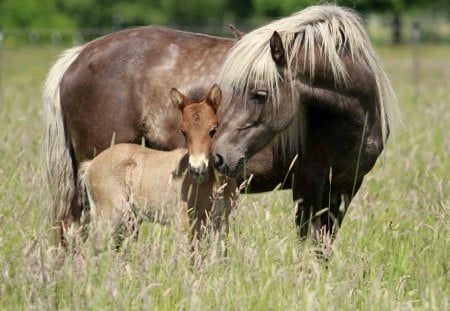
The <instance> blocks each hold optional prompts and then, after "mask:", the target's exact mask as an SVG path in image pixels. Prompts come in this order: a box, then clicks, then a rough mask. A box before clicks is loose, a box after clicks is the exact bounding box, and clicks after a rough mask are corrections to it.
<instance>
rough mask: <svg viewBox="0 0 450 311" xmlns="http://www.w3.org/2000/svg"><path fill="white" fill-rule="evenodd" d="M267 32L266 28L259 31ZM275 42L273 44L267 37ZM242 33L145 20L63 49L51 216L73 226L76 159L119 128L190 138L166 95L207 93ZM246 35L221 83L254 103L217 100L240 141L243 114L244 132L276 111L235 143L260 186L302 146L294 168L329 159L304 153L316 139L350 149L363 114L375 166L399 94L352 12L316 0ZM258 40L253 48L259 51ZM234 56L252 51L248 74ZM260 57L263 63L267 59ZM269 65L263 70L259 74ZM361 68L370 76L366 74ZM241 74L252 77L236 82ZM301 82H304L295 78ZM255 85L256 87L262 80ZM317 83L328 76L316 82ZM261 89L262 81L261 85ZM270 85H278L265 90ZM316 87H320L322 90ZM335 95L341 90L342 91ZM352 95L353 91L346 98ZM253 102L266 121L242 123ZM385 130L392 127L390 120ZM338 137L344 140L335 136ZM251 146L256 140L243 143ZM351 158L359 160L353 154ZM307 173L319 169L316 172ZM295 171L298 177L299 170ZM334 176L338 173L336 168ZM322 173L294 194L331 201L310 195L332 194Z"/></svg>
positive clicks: (51, 136)
mask: <svg viewBox="0 0 450 311" xmlns="http://www.w3.org/2000/svg"><path fill="white" fill-rule="evenodd" d="M311 12H316V14H311ZM283 21H284V22H283ZM271 27H272V28H274V29H275V30H277V31H279V33H280V34H281V37H280V38H279V39H280V40H277V38H275V39H274V40H269V39H270V36H271V34H270V35H267V33H268V32H267V31H266V30H267V29H270V31H271V33H273V31H272V29H271ZM294 30H295V31H294ZM260 32H263V33H265V35H264V36H258V35H255V34H259V33H260ZM247 38H250V39H251V38H253V39H251V40H248V39H247ZM258 38H259V39H258ZM300 38H302V40H300ZM258 40H260V41H258ZM269 41H270V42H272V43H273V44H271V45H270V44H269ZM282 41H283V42H282ZM234 44H235V41H234V40H231V39H225V38H218V37H211V36H206V35H201V34H193V33H187V32H180V31H175V30H171V29H168V28H161V27H140V28H135V29H129V30H124V31H120V32H117V33H114V34H110V35H107V36H104V37H102V38H99V39H96V40H94V41H92V42H89V43H87V44H86V45H84V46H81V47H76V48H73V49H71V50H68V51H67V52H65V53H64V54H63V55H62V57H61V58H60V59H59V60H58V61H57V62H56V64H55V65H54V66H53V68H52V69H51V70H50V72H49V75H48V78H47V81H46V83H45V87H44V119H45V136H44V144H43V145H44V154H45V157H44V158H45V167H46V170H47V176H48V183H49V186H50V190H51V192H52V201H53V204H52V206H51V208H50V211H51V219H52V221H53V222H54V223H55V224H57V225H59V226H61V228H64V227H66V226H67V225H69V224H70V223H71V222H73V221H75V222H77V221H78V220H79V218H80V215H81V206H80V204H79V202H77V197H78V195H77V188H76V179H77V166H78V164H79V163H80V162H82V161H84V160H88V159H91V158H92V157H93V156H94V155H95V154H96V153H98V152H100V151H102V150H103V149H106V148H107V147H108V146H109V145H110V143H111V139H112V137H113V139H114V141H115V142H116V143H124V142H136V143H139V142H141V139H142V138H143V139H144V140H145V143H146V145H147V146H148V147H151V148H154V149H161V150H171V149H174V148H177V147H183V146H184V139H183V136H182V134H181V133H180V132H179V130H178V129H179V125H180V120H181V114H180V113H179V111H177V110H176V109H175V108H173V105H171V104H170V101H168V100H162V99H164V98H166V96H165V94H164V92H165V91H166V90H167V89H168V88H170V87H172V86H175V87H177V88H178V89H179V90H181V91H182V92H183V93H185V94H187V95H188V96H189V97H191V98H192V99H193V100H197V99H199V98H196V96H200V95H201V94H203V93H205V92H206V91H207V88H208V87H209V86H210V85H211V84H213V83H214V81H215V80H216V79H218V77H219V73H220V71H221V69H222V66H223V62H224V58H225V56H226V55H227V54H228V52H229V50H230V49H231V48H232V46H233V45H234ZM283 44H284V45H283ZM245 45H248V49H249V51H248V52H249V53H248V54H245V53H246V52H245V53H236V51H239V49H235V50H234V52H232V53H231V54H229V55H228V58H227V59H228V63H229V64H231V65H233V67H229V68H228V69H230V70H226V69H227V68H224V71H223V72H222V75H221V80H222V81H224V85H226V86H227V87H226V88H225V89H224V88H223V87H222V89H223V91H224V97H225V99H227V98H231V97H229V96H228V97H227V94H231V93H232V92H233V90H235V91H238V92H239V91H240V92H242V94H246V95H250V94H252V95H251V96H252V98H251V102H248V105H247V106H246V107H248V108H249V110H246V111H244V110H243V109H237V107H241V105H235V104H234V102H235V100H236V99H238V98H241V97H240V96H234V95H235V94H234V92H233V102H231V101H229V102H230V105H226V106H224V107H222V108H221V109H219V111H218V117H219V122H220V123H221V124H220V125H219V132H220V136H219V137H220V138H219V142H220V141H221V142H226V144H227V145H229V146H237V142H236V141H235V139H240V137H238V136H236V137H234V138H233V137H232V136H230V133H231V132H233V128H232V127H233V126H235V125H237V127H236V129H238V131H235V132H236V133H240V134H241V135H242V133H244V132H245V131H247V132H249V133H254V130H255V129H258V128H259V125H258V126H254V125H256V124H257V123H258V122H260V121H262V120H263V119H264V122H265V121H266V119H267V121H268V122H269V121H270V122H272V125H273V126H271V127H270V130H268V131H265V132H264V135H255V136H254V138H255V141H254V143H250V144H249V142H248V138H249V137H250V136H248V135H247V136H245V137H243V139H242V142H241V143H240V145H239V148H240V149H237V151H238V152H240V155H239V156H238V158H239V159H238V161H237V162H238V163H241V162H242V161H241V159H242V158H244V157H247V158H250V157H251V156H252V155H253V157H252V158H251V159H249V162H248V171H249V172H251V173H254V175H255V178H254V182H253V185H254V187H255V188H256V189H257V190H268V189H270V188H272V187H273V186H275V185H276V184H277V183H279V182H281V181H282V180H283V177H284V176H285V174H286V173H287V172H288V169H289V164H290V162H291V159H292V156H293V154H295V153H296V152H300V151H302V155H301V159H302V161H301V162H297V167H295V168H294V169H295V171H296V176H297V175H298V172H300V173H301V172H302V170H304V171H305V170H306V171H308V170H309V166H310V165H312V166H321V165H323V164H322V162H323V161H322V160H321V159H320V158H321V157H322V155H320V156H318V161H317V162H316V161H315V159H313V158H312V157H313V156H312V155H311V153H307V152H308V150H310V151H313V150H315V151H314V152H322V149H323V150H324V151H323V154H324V155H325V154H330V153H333V152H335V151H336V150H340V148H341V145H342V148H346V150H347V149H351V150H353V149H354V140H355V137H354V133H353V132H352V131H354V130H355V127H357V125H358V124H359V125H358V126H359V127H358V129H359V132H358V135H357V136H358V137H359V141H358V142H361V141H362V142H363V146H371V145H376V146H375V147H376V148H375V149H376V152H373V156H372V158H373V159H372V161H371V163H369V164H370V165H369V164H365V165H364V167H361V169H360V170H359V171H358V174H357V175H358V176H359V175H361V172H364V173H365V172H367V171H368V169H370V168H369V167H371V165H373V163H372V162H374V161H375V159H376V157H377V156H378V154H379V152H381V149H382V148H383V143H384V140H383V138H382V137H381V136H382V135H381V133H382V132H383V130H382V129H383V128H384V129H386V128H387V126H386V125H385V124H384V123H385V121H384V120H385V107H387V106H388V105H389V102H390V99H391V97H393V95H392V91H391V89H390V85H389V82H388V80H387V78H386V77H385V75H384V73H383V71H382V69H381V67H380V65H379V62H378V60H377V59H376V57H375V56H374V53H373V49H372V48H371V46H370V43H369V41H368V39H367V36H366V34H365V32H364V30H363V29H362V27H361V25H360V21H359V19H358V18H357V17H356V16H355V15H354V13H353V12H351V11H347V10H344V9H342V8H339V7H335V6H318V7H312V8H309V9H307V10H304V11H301V12H299V13H298V14H296V15H293V16H291V17H288V18H285V19H282V20H280V21H277V22H274V23H272V24H269V25H268V26H266V27H263V28H261V30H256V31H255V32H252V33H249V34H248V35H246V36H244V37H243V38H242V39H241V40H240V41H239V46H240V47H242V46H245ZM261 47H262V48H261ZM251 49H255V50H254V51H253V52H252V53H250V52H251ZM284 49H285V50H286V51H287V53H285V51H284ZM270 51H272V54H270ZM291 51H296V53H291ZM301 51H303V52H301ZM244 54H245V55H244ZM258 55H259V56H258ZM270 55H273V57H274V59H275V60H276V62H275V61H273V60H272V59H271V58H270ZM277 55H279V56H280V57H278V56H277ZM291 55H295V57H291ZM236 57H239V58H242V57H244V59H245V60H247V61H248V63H249V64H252V67H251V69H248V65H246V64H245V63H243V62H242V63H241V64H240V66H242V68H246V70H247V72H249V73H250V74H249V76H248V79H247V80H246V81H244V80H245V79H243V78H242V77H243V75H242V74H241V73H242V71H241V69H239V68H238V67H239V65H237V63H238V60H236V61H235V62H234V63H233V62H232V60H233V58H236ZM267 57H269V58H270V60H271V62H269V61H268V58H267ZM302 57H303V58H302ZM230 62H231V63H230ZM258 64H260V66H261V67H259V68H258ZM305 65H307V66H305ZM225 66H228V65H225ZM262 66H267V68H266V67H262ZM301 68H303V70H301ZM291 69H295V70H291ZM261 70H262V74H259V73H258V72H259V71H261ZM330 70H331V71H330ZM344 73H346V74H344ZM292 74H294V75H292ZM329 74H330V75H329ZM227 75H229V76H228V77H227ZM358 77H359V78H361V79H366V80H367V81H366V80H358ZM280 78H283V80H281V79H280ZM235 81H241V82H242V81H244V82H242V83H237V84H236V83H234V82H235ZM302 81H303V82H304V83H298V82H302ZM371 81H372V83H371ZM228 82H230V83H228ZM255 82H256V85H255ZM260 82H264V84H265V85H266V86H267V89H261V88H259V86H258V84H259V83H260ZM341 83H343V84H341ZM297 84H298V86H299V87H297ZM236 86H237V88H235V87H236ZM255 86H258V88H257V89H254V87H255ZM316 86H317V87H319V88H317V90H316V88H315V87H316ZM254 90H258V92H254ZM261 90H262V91H263V92H259V91H261ZM264 91H265V92H264ZM269 91H274V92H270V93H267V92H269ZM289 92H290V93H291V96H290V97H289V96H288V95H289V94H290V93H289ZM319 93H320V94H322V96H321V97H318V94H319ZM334 96H337V97H336V98H335V99H334ZM300 97H301V98H302V103H315V106H314V107H312V106H311V108H313V109H309V108H308V110H309V111H308V112H307V113H306V112H305V113H302V111H303V110H304V109H303V107H305V105H300V103H299V98H300ZM348 97H349V98H351V99H353V100H352V101H348V100H344V99H345V98H348ZM267 98H270V100H269V101H270V103H269V102H268V103H266V104H262V103H263V102H266V99H267ZM307 99H308V101H307ZM316 99H317V100H316ZM366 99H367V100H366ZM255 101H256V102H258V103H259V102H261V105H256V104H255ZM355 102H356V103H355ZM352 103H355V105H359V106H360V107H361V109H362V110H363V112H360V113H359V114H356V115H355V118H354V119H352V111H353V110H350V109H348V106H350V104H352ZM225 107H229V108H230V109H226V108H225ZM275 107H278V108H279V109H278V110H276V109H275ZM287 109H291V111H287ZM354 110H355V111H356V110H357V109H354ZM252 111H254V112H255V115H254V116H255V118H257V120H253V119H247V120H246V121H245V122H244V123H243V125H240V123H239V122H237V121H236V120H243V119H242V118H243V116H244V115H245V116H247V117H248V116H249V113H248V112H252ZM345 111H350V112H347V113H345ZM242 112H245V113H243V116H242V117H240V116H239V115H237V114H236V113H242ZM297 112H299V113H297ZM366 112H367V113H366ZM360 115H367V116H368V117H367V118H366V119H367V122H366V123H367V124H370V126H369V125H367V124H366V126H363V125H362V124H360V119H361V116H360ZM358 118H359V119H358ZM306 119H308V120H307V121H308V124H309V126H308V128H309V129H310V131H309V132H307V133H305V132H304V131H302V133H304V135H298V133H299V131H300V129H301V127H299V125H298V123H299V122H300V123H302V124H303V123H304V121H305V120H306ZM363 119H364V117H363ZM221 120H223V121H221ZM327 120H330V124H329V126H330V129H331V128H332V127H335V128H344V129H348V130H349V131H350V135H346V134H347V132H346V131H344V133H343V134H340V135H337V134H334V132H333V131H330V130H328V129H326V128H324V127H326V123H327ZM228 122H229V124H227V123H228ZM264 124H266V125H267V124H268V123H267V122H266V123H264ZM290 124H292V125H291V126H289V125H290ZM313 125H314V126H316V125H317V126H319V127H321V130H312V126H313ZM362 128H364V129H366V128H368V131H365V132H364V133H363V134H364V135H362V138H361V129H362ZM281 132H284V133H285V134H281V135H279V137H277V139H276V140H274V143H273V144H272V145H270V146H266V147H263V146H264V145H267V144H268V143H269V142H270V139H271V138H273V137H274V136H275V133H281ZM375 132H376V133H375ZM384 132H385V135H384V137H386V136H387V134H386V130H385V131H384ZM322 133H323V134H322ZM369 133H370V134H369ZM374 133H375V134H374ZM324 135H325V136H326V137H323V136H324ZM303 136H305V139H304V141H305V144H304V146H306V147H307V149H303V150H297V149H296V148H295V147H296V146H297V145H298V140H296V139H294V138H297V137H303ZM371 137H372V138H371ZM334 138H336V139H337V140H336V141H334ZM371 141H374V143H371ZM286 142H287V143H288V144H289V145H291V146H292V148H289V150H286V152H280V151H284V150H282V149H284V146H285V143H286ZM328 144H329V145H328ZM244 145H247V147H248V148H247V147H245V148H244ZM357 145H358V146H359V145H360V144H357ZM216 146H217V147H216V153H218V156H217V159H218V161H217V166H218V167H219V169H221V170H223V171H224V172H225V173H227V174H231V175H235V174H237V173H238V172H239V170H240V165H237V166H235V167H232V166H233V165H232V164H233V159H232V158H231V157H230V156H229V154H230V155H231V153H229V152H230V149H229V148H227V147H226V146H223V147H224V148H226V149H224V150H223V152H222V151H220V150H219V149H217V148H219V147H220V146H219V143H217V144H216ZM320 146H322V148H321V149H320ZM337 155H338V154H337V153H336V154H333V156H332V158H333V160H336V161H344V162H345V159H338V158H337V157H336V156H337ZM341 155H344V156H347V155H351V156H353V154H352V153H351V152H348V153H347V154H346V153H345V152H342V153H341ZM219 156H220V157H219ZM241 156H242V157H241ZM324 157H325V156H324ZM329 157H330V156H328V158H329ZM220 159H222V161H223V163H221V161H220ZM332 166H333V171H336V170H337V169H339V170H340V169H341V166H340V167H336V168H335V166H336V165H335V164H334V163H333V165H332ZM343 166H345V165H343ZM353 166H354V165H353ZM349 167H350V168H352V166H351V165H350V166H349ZM328 169H329V166H328V167H327V171H328ZM355 171H356V170H349V169H348V167H347V169H346V170H344V173H345V172H346V173H345V174H346V178H348V179H351V180H353V178H352V177H353V176H354V175H355ZM341 174H342V172H341ZM303 175H305V176H309V177H311V178H314V177H315V176H314V175H308V174H307V173H305V174H303ZM334 176H336V174H334ZM340 178H342V177H340ZM295 179H296V181H301V179H299V177H298V176H297V177H295ZM322 179H323V178H322ZM288 180H290V179H288ZM322 181H323V180H322ZM333 181H336V179H335V178H333ZM316 184H317V183H312V184H311V183H305V182H302V183H301V184H300V183H299V182H296V183H295V185H294V186H295V187H294V199H299V198H304V202H305V204H310V205H311V206H312V207H313V209H314V210H317V209H318V208H321V207H322V204H318V203H317V202H319V201H320V203H322V201H323V200H318V199H317V200H314V203H311V202H312V201H311V200H309V199H308V196H309V194H308V191H309V190H311V191H312V193H314V197H316V196H320V197H321V198H322V197H323V193H324V186H323V185H322V186H320V185H316ZM357 186H358V185H357ZM354 188H355V191H353V193H352V194H354V193H356V190H357V187H354ZM302 189H305V190H302ZM333 190H335V188H334V187H333ZM334 193H339V192H336V191H335V192H334ZM336 196H337V194H336V195H334V194H333V198H332V199H334V198H335V197H336ZM332 201H333V200H332ZM336 204H337V203H336ZM300 209H301V207H300ZM64 224H65V225H64ZM299 224H300V223H299ZM302 233H304V231H302Z"/></svg>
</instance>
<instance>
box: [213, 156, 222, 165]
mask: <svg viewBox="0 0 450 311" xmlns="http://www.w3.org/2000/svg"><path fill="white" fill-rule="evenodd" d="M214 165H215V166H216V167H221V166H222V165H223V157H222V156H221V155H220V154H218V153H216V154H215V156H214Z"/></svg>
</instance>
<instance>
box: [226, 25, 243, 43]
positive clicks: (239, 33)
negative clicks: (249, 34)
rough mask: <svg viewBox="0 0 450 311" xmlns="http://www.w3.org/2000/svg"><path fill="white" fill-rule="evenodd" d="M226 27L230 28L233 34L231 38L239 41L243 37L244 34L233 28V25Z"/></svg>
mask: <svg viewBox="0 0 450 311" xmlns="http://www.w3.org/2000/svg"><path fill="white" fill-rule="evenodd" d="M228 27H230V30H231V33H232V34H233V36H234V37H235V38H236V39H238V40H241V38H242V37H243V36H245V32H243V31H240V30H239V29H237V28H236V27H234V25H232V24H230V25H229V26H228Z"/></svg>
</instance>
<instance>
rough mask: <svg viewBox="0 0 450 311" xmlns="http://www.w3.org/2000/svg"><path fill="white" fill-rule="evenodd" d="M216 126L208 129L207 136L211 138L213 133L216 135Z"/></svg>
mask: <svg viewBox="0 0 450 311" xmlns="http://www.w3.org/2000/svg"><path fill="white" fill-rule="evenodd" d="M216 130H217V126H216V127H215V128H213V129H212V130H211V131H209V136H210V137H211V138H212V137H214V135H216Z"/></svg>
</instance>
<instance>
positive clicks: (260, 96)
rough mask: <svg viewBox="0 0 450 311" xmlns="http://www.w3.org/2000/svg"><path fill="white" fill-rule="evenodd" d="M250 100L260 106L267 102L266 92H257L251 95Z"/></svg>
mask: <svg viewBox="0 0 450 311" xmlns="http://www.w3.org/2000/svg"><path fill="white" fill-rule="evenodd" d="M251 97H252V98H251V99H252V100H256V101H258V103H260V104H264V103H265V102H266V101H267V91H264V90H258V91H255V92H254V93H252V95H251Z"/></svg>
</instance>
